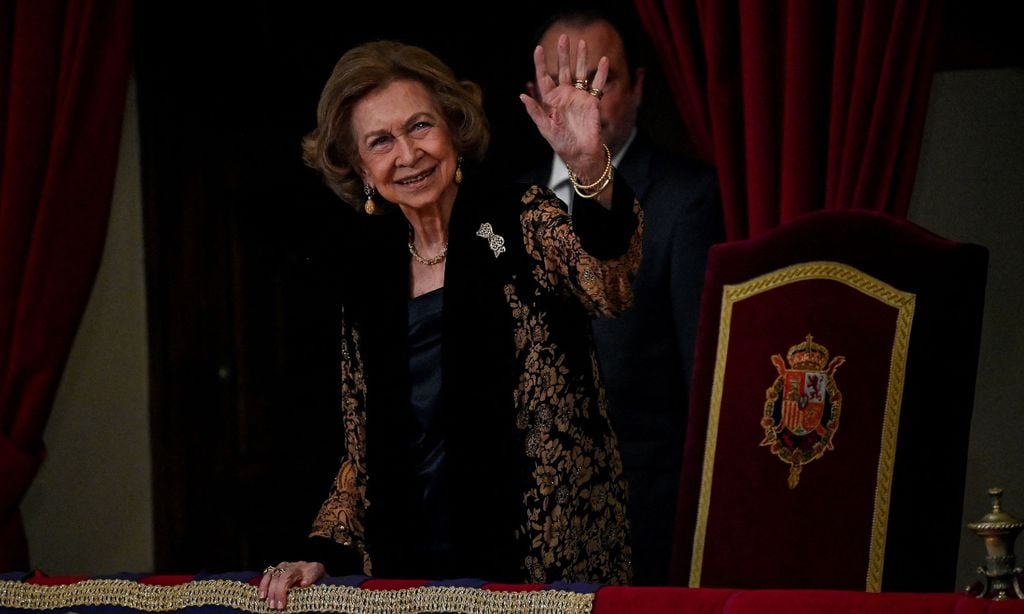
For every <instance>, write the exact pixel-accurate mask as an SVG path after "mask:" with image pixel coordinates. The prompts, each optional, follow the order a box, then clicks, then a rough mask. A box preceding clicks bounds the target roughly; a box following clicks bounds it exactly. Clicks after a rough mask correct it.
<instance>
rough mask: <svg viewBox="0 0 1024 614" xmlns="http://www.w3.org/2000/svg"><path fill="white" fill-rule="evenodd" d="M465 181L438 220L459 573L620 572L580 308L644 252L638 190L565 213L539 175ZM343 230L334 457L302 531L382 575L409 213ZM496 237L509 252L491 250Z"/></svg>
mask: <svg viewBox="0 0 1024 614" xmlns="http://www.w3.org/2000/svg"><path fill="white" fill-rule="evenodd" d="M524 189H525V188H524V187H517V188H515V189H511V190H505V191H500V190H493V189H492V190H487V189H482V188H481V187H480V186H473V185H470V184H463V185H462V186H461V187H460V190H459V196H458V198H457V200H456V203H455V206H454V208H453V213H452V219H451V221H450V224H449V242H448V257H447V262H446V270H445V287H444V290H443V292H444V313H443V316H442V350H441V351H442V360H441V365H442V366H441V372H442V397H443V399H444V408H445V409H444V418H443V419H444V425H445V433H446V445H447V448H446V453H447V455H448V459H449V462H448V468H449V476H448V477H449V481H450V484H451V490H452V491H453V492H452V498H453V502H452V507H453V512H452V518H451V521H452V527H453V532H454V535H453V540H454V546H455V548H456V550H457V551H458V552H459V553H460V556H461V558H462V560H463V561H464V563H465V570H464V572H463V575H465V576H466V577H479V578H486V579H490V580H503V581H512V582H553V581H559V580H563V581H590V582H602V583H624V582H628V581H629V578H630V562H629V559H630V547H629V539H628V527H627V521H626V512H625V507H626V485H625V483H624V480H623V476H622V465H621V461H620V458H619V452H618V447H617V443H616V439H615V435H614V433H613V432H612V430H611V427H610V425H609V422H608V418H607V415H606V411H605V401H604V395H603V391H602V387H601V385H600V375H599V371H598V367H597V362H596V359H595V357H594V354H593V351H592V343H591V338H590V325H589V322H590V318H592V317H608V316H613V315H616V314H618V313H621V312H622V310H624V309H625V308H626V307H628V306H629V304H630V301H631V300H632V291H631V288H630V282H631V279H632V275H633V273H634V272H635V270H636V267H637V265H638V263H639V258H640V241H641V227H642V222H641V219H640V216H641V215H642V214H641V212H640V207H639V205H638V204H637V203H636V202H635V200H634V198H633V195H632V193H631V192H630V191H629V189H628V187H626V186H625V185H624V184H617V185H615V187H614V194H613V205H612V208H611V210H610V211H609V210H605V209H603V208H601V207H600V206H599V205H598V204H597V203H594V202H588V201H583V202H580V201H578V202H577V205H576V207H575V212H574V214H573V215H572V216H570V215H569V214H568V212H567V210H566V207H565V205H564V204H563V203H561V202H560V201H558V200H557V198H556V197H555V196H554V194H552V193H551V192H549V191H547V190H546V189H544V188H539V187H536V186H534V187H530V188H528V189H525V192H524V191H523V190H524ZM353 230H354V232H351V233H350V234H349V236H348V238H347V239H346V243H347V245H346V246H345V249H344V252H345V254H346V256H345V257H344V258H343V261H344V263H345V279H344V283H345V295H346V299H345V307H344V314H343V317H342V320H343V323H342V326H343V331H342V348H341V351H342V364H341V375H342V378H341V386H342V390H341V393H342V394H341V396H342V402H343V413H344V421H345V430H346V437H345V452H346V454H345V457H344V459H343V461H342V463H341V468H340V470H339V472H338V475H337V479H336V481H335V483H334V485H333V488H332V489H331V492H330V494H329V496H328V498H327V500H326V501H325V502H324V504H323V506H322V508H321V510H320V513H319V514H318V516H317V518H316V520H315V522H314V525H313V530H312V533H311V537H320V538H328V539H330V540H333V541H334V542H337V543H339V544H342V545H344V546H349V547H350V548H353V549H355V550H356V551H357V552H358V553H359V554H361V556H362V561H363V572H364V573H367V574H369V573H371V572H373V571H375V570H376V571H377V573H379V574H385V575H386V572H387V565H386V562H385V561H383V560H381V559H382V558H383V557H384V555H383V554H378V553H377V552H375V548H374V543H375V538H374V536H375V535H381V534H383V533H384V532H387V533H388V534H389V537H392V536H393V535H395V534H396V533H395V532H396V531H397V532H399V533H398V534H400V532H401V531H403V530H408V527H409V526H411V525H410V523H409V519H408V518H407V517H406V516H404V515H403V512H404V510H403V509H402V506H401V505H400V504H399V503H398V502H397V501H394V500H393V497H392V496H391V492H390V491H389V489H388V484H389V483H391V482H390V480H392V479H394V478H395V477H396V476H395V475H394V474H393V473H392V467H391V463H390V459H392V458H393V457H392V456H391V455H392V454H393V453H394V450H392V449H391V446H389V440H390V439H392V438H389V432H393V430H394V429H398V428H402V425H403V424H404V423H405V422H404V421H406V420H409V419H410V418H409V417H408V414H409V413H410V412H409V409H408V398H409V396H408V395H409V382H408V348H407V311H406V309H407V301H408V288H409V255H408V251H407V249H406V240H407V237H408V226H407V223H406V221H405V218H404V217H403V216H402V215H401V214H400V213H398V212H397V211H395V212H391V213H388V214H385V215H378V216H366V215H360V216H358V222H357V223H356V224H354V229H353ZM501 248H504V249H501Z"/></svg>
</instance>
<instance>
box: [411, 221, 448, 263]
mask: <svg viewBox="0 0 1024 614" xmlns="http://www.w3.org/2000/svg"><path fill="white" fill-rule="evenodd" d="M409 253H410V254H412V257H413V258H415V259H416V262H419V263H420V264H425V265H427V266H434V265H435V264H438V263H440V262H443V261H444V259H445V258H446V257H447V256H448V242H447V241H445V242H444V245H442V246H441V253H439V254H438V255H436V256H434V257H433V258H424V257H423V256H420V253H419V252H418V251H416V246H415V245H414V244H413V242H412V226H409Z"/></svg>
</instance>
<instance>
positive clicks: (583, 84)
mask: <svg viewBox="0 0 1024 614" xmlns="http://www.w3.org/2000/svg"><path fill="white" fill-rule="evenodd" d="M575 85H576V89H578V90H586V89H587V88H588V87H589V86H590V82H589V81H587V80H586V79H576V83H575Z"/></svg>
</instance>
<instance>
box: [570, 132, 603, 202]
mask: <svg viewBox="0 0 1024 614" xmlns="http://www.w3.org/2000/svg"><path fill="white" fill-rule="evenodd" d="M602 147H604V165H603V168H602V170H601V171H600V174H596V173H588V174H586V175H583V176H582V177H581V176H580V175H579V174H577V173H576V172H575V171H574V170H573V167H572V166H570V165H568V164H566V167H567V168H568V170H569V182H570V183H572V188H573V190H575V191H576V194H577V195H578V196H580V197H581V198H594V197H595V196H597V195H598V194H600V193H601V192H603V191H604V189H605V188H607V187H608V185H609V184H610V183H611V181H612V152H611V150H610V149H608V146H607V145H602ZM591 166H592V165H591ZM589 177H596V178H595V179H594V180H593V181H587V178H589Z"/></svg>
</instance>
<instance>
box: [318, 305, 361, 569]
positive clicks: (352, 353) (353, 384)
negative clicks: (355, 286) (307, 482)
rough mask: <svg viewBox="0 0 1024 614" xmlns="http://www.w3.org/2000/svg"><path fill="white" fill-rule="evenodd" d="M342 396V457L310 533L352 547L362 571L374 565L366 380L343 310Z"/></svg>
mask: <svg viewBox="0 0 1024 614" xmlns="http://www.w3.org/2000/svg"><path fill="white" fill-rule="evenodd" d="M341 355H342V358H343V360H342V361H341V396H342V415H343V420H344V425H345V458H344V460H342V462H341V468H340V469H339V470H338V476H337V478H336V479H335V481H334V485H333V486H332V488H331V492H330V494H329V495H328V496H327V499H326V500H325V501H324V503H323V505H322V506H321V507H320V512H319V513H318V514H317V516H316V519H315V520H314V521H313V529H312V531H311V532H310V536H311V537H312V536H316V537H325V538H327V539H331V540H334V541H336V542H338V543H339V544H341V545H343V546H351V547H353V548H355V549H356V550H357V551H358V552H359V553H360V554H362V556H363V573H365V574H366V575H371V573H372V571H373V565H372V562H371V561H370V555H369V553H368V552H367V551H366V544H365V535H366V533H365V529H364V526H363V519H364V518H365V514H366V411H365V408H364V407H365V402H366V381H365V380H364V378H363V362H362V356H361V355H360V353H359V333H358V332H357V331H355V330H353V329H351V328H349V326H348V325H347V324H346V323H345V317H344V312H342V334H341Z"/></svg>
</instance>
